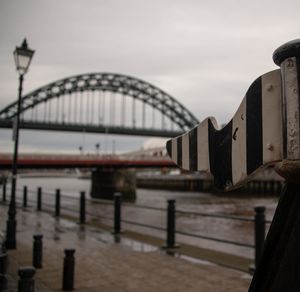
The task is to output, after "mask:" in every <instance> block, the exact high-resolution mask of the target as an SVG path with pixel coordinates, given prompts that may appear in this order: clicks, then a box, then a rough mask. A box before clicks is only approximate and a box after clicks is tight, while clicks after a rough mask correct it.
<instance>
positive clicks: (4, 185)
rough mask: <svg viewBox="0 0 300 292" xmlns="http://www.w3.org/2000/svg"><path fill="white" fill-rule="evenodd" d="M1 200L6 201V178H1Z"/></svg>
mask: <svg viewBox="0 0 300 292" xmlns="http://www.w3.org/2000/svg"><path fill="white" fill-rule="evenodd" d="M2 195H3V197H2V200H3V202H6V179H4V180H3V185H2Z"/></svg>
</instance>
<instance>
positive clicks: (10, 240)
mask: <svg viewBox="0 0 300 292" xmlns="http://www.w3.org/2000/svg"><path fill="white" fill-rule="evenodd" d="M33 54H34V51H33V50H30V49H29V48H28V46H27V41H26V39H24V41H23V43H22V45H21V47H16V49H15V51H14V58H15V63H16V69H17V71H18V73H19V92H18V93H19V95H18V106H17V112H16V114H15V121H14V126H13V131H14V135H13V137H14V142H15V145H14V156H13V162H12V182H11V197H10V203H9V209H8V220H7V225H6V241H5V244H6V248H7V249H15V248H16V245H17V242H16V230H17V221H16V184H17V172H18V146H19V122H20V110H21V99H22V85H23V79H24V75H25V74H26V72H27V71H28V68H29V65H30V62H31V59H32V56H33Z"/></svg>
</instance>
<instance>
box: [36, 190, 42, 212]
mask: <svg viewBox="0 0 300 292" xmlns="http://www.w3.org/2000/svg"><path fill="white" fill-rule="evenodd" d="M37 210H38V211H42V188H41V187H38V191H37Z"/></svg>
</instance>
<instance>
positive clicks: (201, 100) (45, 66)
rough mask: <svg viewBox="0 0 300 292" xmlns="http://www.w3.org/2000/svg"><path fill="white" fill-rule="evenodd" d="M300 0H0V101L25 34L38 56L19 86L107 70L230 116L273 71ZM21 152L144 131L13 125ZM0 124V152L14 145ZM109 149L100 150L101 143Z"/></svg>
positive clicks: (90, 147)
mask: <svg viewBox="0 0 300 292" xmlns="http://www.w3.org/2000/svg"><path fill="white" fill-rule="evenodd" d="M299 10H300V2H299V0H287V1H278V0H273V1H266V0H252V1H234V0H224V1H214V0H210V1H204V0H202V1H201V0H185V1H176V0H161V1H146V0H118V1H117V0H110V1H107V0H106V1H105V0H84V1H83V0H77V1H75V0H63V1H62V0H51V1H50V0H48V1H46V0H26V1H17V0H0V35H1V41H0V64H1V65H0V86H1V90H0V109H2V108H3V107H5V106H6V105H8V104H9V103H11V102H12V101H14V100H16V98H17V87H18V74H17V72H16V71H15V65H14V61H13V51H14V49H15V47H16V46H17V45H20V44H21V42H22V40H23V38H24V37H26V38H27V41H28V45H29V47H30V48H32V49H34V50H35V55H34V58H33V61H32V64H31V66H30V69H29V72H28V73H27V74H26V76H25V81H24V94H26V93H27V92H29V91H32V90H34V89H36V88H38V87H40V86H42V85H46V84H47V83H50V82H52V81H55V80H58V79H61V78H64V77H68V76H71V75H76V74H82V73H87V72H114V73H121V74H126V75H130V76H134V77H137V78H140V79H142V80H145V81H147V82H150V83H152V84H153V85H155V86H157V87H159V88H161V89H162V90H164V91H166V92H167V93H169V94H170V95H171V96H173V97H174V98H175V99H177V100H178V101H179V102H181V103H182V104H184V105H185V106H186V107H187V108H188V109H189V110H190V111H191V112H192V113H193V114H194V115H195V116H196V117H197V118H198V119H199V120H203V119H204V118H206V117H208V116H214V117H215V118H216V119H217V121H218V123H219V124H224V123H227V122H228V121H229V120H230V119H231V118H232V116H233V115H234V112H235V111H236V110H237V108H238V106H239V104H240V102H241V101H242V98H243V97H244V95H245V92H246V91H247V89H248V87H249V86H250V84H251V83H252V82H253V81H254V80H255V79H256V78H257V77H258V76H260V75H261V74H264V73H266V72H268V71H271V70H274V69H276V68H277V66H276V65H275V64H274V63H273V61H272V53H273V51H274V50H275V49H276V48H277V47H278V46H280V45H281V44H283V43H285V42H287V41H289V40H292V39H296V38H299V29H300V18H299V15H298V14H299ZM20 135H21V136H20V151H21V152H22V151H23V152H25V151H26V152H36V151H40V152H78V146H79V145H84V147H85V149H86V150H85V151H86V152H92V151H95V143H101V145H103V146H102V149H103V151H108V152H109V151H110V149H112V148H113V144H114V145H115V148H116V150H117V151H128V150H134V149H138V148H140V147H141V146H142V145H143V143H144V140H145V138H141V137H128V136H123V137H121V136H108V137H107V136H105V135H87V134H86V135H84V136H83V134H66V133H53V132H49V131H47V132H39V131H35V132H34V131H24V130H23V131H22V130H21V133H20ZM12 149H13V144H12V141H11V131H10V130H3V129H0V152H11V151H12ZM105 149H106V150H105Z"/></svg>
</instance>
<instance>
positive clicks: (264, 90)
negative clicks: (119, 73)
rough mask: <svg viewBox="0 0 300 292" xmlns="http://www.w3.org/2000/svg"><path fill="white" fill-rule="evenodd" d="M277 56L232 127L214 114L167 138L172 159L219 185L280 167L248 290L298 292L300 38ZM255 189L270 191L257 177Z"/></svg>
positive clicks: (228, 186) (235, 184) (232, 186)
mask: <svg viewBox="0 0 300 292" xmlns="http://www.w3.org/2000/svg"><path fill="white" fill-rule="evenodd" d="M273 60H274V62H275V64H276V65H278V66H280V69H276V70H273V71H270V72H267V73H265V74H263V75H261V76H259V77H258V78H257V79H256V80H255V81H254V82H253V83H252V84H251V85H250V87H249V89H248V90H247V92H246V95H245V97H244V99H243V100H242V102H241V104H240V106H239V108H238V110H237V111H236V113H235V115H234V116H233V118H232V119H231V121H230V122H229V123H228V124H227V125H226V126H224V127H223V128H219V127H218V125H217V122H216V120H215V119H214V118H212V117H211V118H207V119H205V120H204V121H202V122H201V123H200V124H199V125H197V126H195V127H194V128H193V129H192V130H190V131H189V132H187V133H184V134H183V135H181V136H179V137H176V138H173V139H171V140H169V141H168V142H167V152H168V154H169V156H170V157H171V159H172V160H173V162H175V163H176V164H178V166H179V167H181V168H183V169H185V170H190V171H202V172H207V173H209V174H211V175H212V176H213V177H214V184H215V186H216V187H217V188H218V189H221V190H225V191H229V190H233V189H236V188H239V187H241V186H243V185H244V184H246V183H247V182H248V181H249V180H250V178H251V177H253V175H254V174H255V173H257V172H258V171H259V170H261V169H262V168H264V167H267V166H268V165H276V167H275V170H276V171H277V173H278V174H279V175H281V176H282V177H283V178H284V179H285V180H286V184H285V187H284V189H283V190H282V194H281V196H280V201H279V203H278V206H277V209H276V213H275V215H274V218H273V221H272V224H271V226H270V229H269V232H268V235H267V238H266V240H265V243H264V247H263V253H262V254H260V255H258V256H257V257H258V258H259V257H260V259H259V264H258V266H257V267H256V270H255V273H254V277H253V280H252V283H251V286H250V289H249V291H250V292H258V291H272V292H274V291H275V292H277V291H282V289H284V288H287V285H286V284H287V283H288V286H289V287H293V289H294V291H298V290H299V291H300V277H298V276H295V275H299V274H300V265H299V262H300V237H299V236H298V234H300V212H299V209H300V179H299V177H300V39H297V40H294V41H291V42H288V43H286V44H284V45H282V46H281V47H279V48H278V49H277V50H276V51H275V52H274V54H273ZM277 188H278V189H280V188H281V182H280V183H278V187H277ZM255 189H257V191H258V192H263V191H266V190H267V184H264V183H263V182H261V183H259V181H255ZM260 217H261V216H260ZM258 237H259V238H262V237H263V232H262V230H261V232H260V234H259V235H258ZM261 250H262V246H261V247H260V251H259V253H261ZM298 255H299V256H298Z"/></svg>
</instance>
